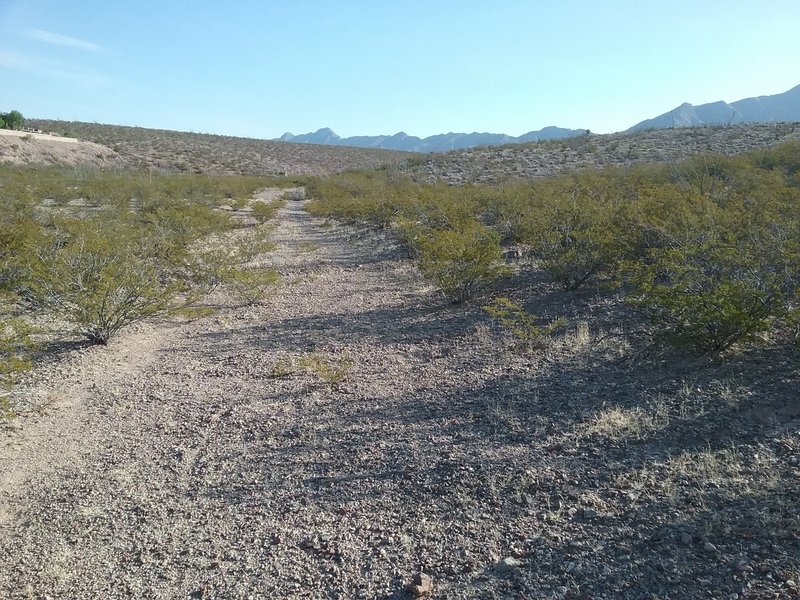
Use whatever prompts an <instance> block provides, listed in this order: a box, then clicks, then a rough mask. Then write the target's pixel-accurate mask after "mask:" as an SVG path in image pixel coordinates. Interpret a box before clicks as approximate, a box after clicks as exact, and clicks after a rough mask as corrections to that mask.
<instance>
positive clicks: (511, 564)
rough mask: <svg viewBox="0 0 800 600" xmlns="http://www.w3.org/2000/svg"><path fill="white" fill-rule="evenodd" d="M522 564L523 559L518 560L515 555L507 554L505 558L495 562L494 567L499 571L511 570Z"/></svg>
mask: <svg viewBox="0 0 800 600" xmlns="http://www.w3.org/2000/svg"><path fill="white" fill-rule="evenodd" d="M520 565H522V561H519V560H517V559H516V558H514V557H513V556H507V557H506V558H504V559H503V560H501V561H499V562H497V563H495V565H494V568H495V569H497V570H498V571H511V570H512V569H516V568H517V567H519V566H520Z"/></svg>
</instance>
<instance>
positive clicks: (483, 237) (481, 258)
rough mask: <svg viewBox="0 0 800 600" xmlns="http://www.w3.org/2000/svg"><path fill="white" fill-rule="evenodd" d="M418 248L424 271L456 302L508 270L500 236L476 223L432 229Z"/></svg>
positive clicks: (470, 295) (466, 298) (473, 294)
mask: <svg viewBox="0 0 800 600" xmlns="http://www.w3.org/2000/svg"><path fill="white" fill-rule="evenodd" d="M418 247H419V266H420V270H421V271H422V274H423V275H424V276H425V277H427V278H428V279H430V280H431V281H433V282H434V283H436V285H438V286H439V287H440V288H441V289H442V291H444V293H445V294H447V295H448V296H449V297H450V298H451V299H452V300H453V302H456V303H460V302H464V301H465V300H468V299H470V298H472V297H473V296H475V294H476V293H477V292H478V291H480V290H481V289H482V288H484V287H486V286H487V285H489V284H490V283H492V282H493V281H495V280H496V279H498V278H500V277H502V276H504V275H507V274H508V273H509V269H508V268H507V267H505V266H504V265H502V264H501V262H502V261H501V248H500V236H499V235H498V234H497V233H495V232H494V231H492V230H491V229H489V228H488V227H486V226H485V225H481V224H480V223H477V222H473V223H470V224H467V225H464V226H463V227H462V228H460V229H458V230H451V229H434V230H431V231H430V232H429V233H428V234H427V235H426V236H425V237H423V238H422V239H420V240H419V243H418Z"/></svg>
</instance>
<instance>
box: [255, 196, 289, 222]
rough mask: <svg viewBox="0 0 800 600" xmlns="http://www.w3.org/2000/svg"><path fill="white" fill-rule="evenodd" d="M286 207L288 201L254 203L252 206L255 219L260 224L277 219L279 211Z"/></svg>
mask: <svg viewBox="0 0 800 600" xmlns="http://www.w3.org/2000/svg"><path fill="white" fill-rule="evenodd" d="M284 206H286V200H281V199H279V200H273V201H272V202H254V203H253V204H252V208H253V217H255V219H256V220H257V221H258V222H259V223H266V222H267V221H271V220H272V219H274V218H275V215H276V214H278V211H279V210H280V209H282V208H283V207H284Z"/></svg>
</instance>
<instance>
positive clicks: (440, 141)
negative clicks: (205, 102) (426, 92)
mask: <svg viewBox="0 0 800 600" xmlns="http://www.w3.org/2000/svg"><path fill="white" fill-rule="evenodd" d="M789 121H800V85H798V86H796V87H793V88H792V89H790V90H788V91H786V92H783V93H781V94H774V95H772V96H758V97H755V98H745V99H743V100H737V101H736V102H731V103H728V102H724V101H721V100H720V101H719V102H710V103H708V104H700V105H698V106H694V105H692V104H689V103H688V102H685V103H683V104H681V105H680V106H678V107H676V108H674V109H673V110H671V111H669V112H666V113H664V114H662V115H659V116H657V117H653V118H652V119H646V120H644V121H642V122H640V123H637V124H636V125H634V126H633V127H631V128H629V129H627V130H626V131H627V132H634V131H644V130H648V129H670V128H676V127H700V126H703V125H738V124H742V123H776V122H789ZM587 132H588V129H564V128H562V127H545V128H544V129H540V130H539V131H530V132H528V133H526V134H523V135H521V136H519V137H514V136H510V135H506V134H504V133H477V132H476V133H443V134H439V135H432V136H430V137H426V138H419V137H416V136H413V135H408V134H407V133H405V132H403V131H401V132H399V133H395V134H394V135H372V136H370V135H359V136H353V137H346V138H343V137H339V136H338V135H336V133H334V132H333V131H332V130H331V129H330V128H327V127H325V128H323V129H319V130H317V131H315V132H313V133H306V134H303V135H292V134H291V133H284V134H283V135H282V136H281V137H279V138H277V141H282V142H292V143H295V144H322V145H326V146H355V147H358V148H385V149H388V150H406V151H408V152H447V151H448V150H460V149H464V148H472V147H475V146H501V145H504V144H521V143H524V142H537V141H541V140H556V139H564V138H569V137H574V136H578V135H584V134H586V133H587Z"/></svg>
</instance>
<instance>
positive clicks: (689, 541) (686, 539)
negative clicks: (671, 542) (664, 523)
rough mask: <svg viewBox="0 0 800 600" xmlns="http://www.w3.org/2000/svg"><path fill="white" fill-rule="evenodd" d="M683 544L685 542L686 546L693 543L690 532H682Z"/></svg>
mask: <svg viewBox="0 0 800 600" xmlns="http://www.w3.org/2000/svg"><path fill="white" fill-rule="evenodd" d="M681 544H683V545H684V546H691V545H692V536H690V535H689V534H688V533H682V534H681Z"/></svg>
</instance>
